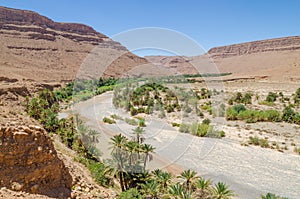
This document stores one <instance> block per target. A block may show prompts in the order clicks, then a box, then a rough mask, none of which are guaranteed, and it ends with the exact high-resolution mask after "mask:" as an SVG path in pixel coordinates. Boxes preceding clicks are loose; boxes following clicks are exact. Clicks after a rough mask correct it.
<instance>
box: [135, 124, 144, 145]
mask: <svg viewBox="0 0 300 199" xmlns="http://www.w3.org/2000/svg"><path fill="white" fill-rule="evenodd" d="M143 133H144V129H143V128H142V127H140V126H138V127H136V128H135V129H133V134H134V135H135V141H136V142H137V143H138V144H141V143H142V142H143V139H142V136H141V135H142V134H143Z"/></svg>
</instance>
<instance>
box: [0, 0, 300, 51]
mask: <svg viewBox="0 0 300 199" xmlns="http://www.w3.org/2000/svg"><path fill="white" fill-rule="evenodd" d="M0 2H1V4H0V5H2V6H6V7H12V8H19V9H27V10H33V11H36V12H38V13H40V14H42V15H45V16H47V17H49V18H51V19H53V20H54V21H60V22H79V23H84V24H87V25H90V26H92V27H93V28H94V29H96V30H97V31H99V32H101V33H104V34H106V35H108V36H112V35H115V34H118V33H120V32H122V31H126V30H129V29H133V28H141V27H161V28H168V29H173V30H176V31H179V32H182V33H184V34H186V35H188V36H189V37H191V38H193V39H194V40H196V41H197V42H198V43H199V44H200V45H201V46H203V48H204V49H205V50H209V48H211V47H215V46H222V45H228V44H234V43H241V42H247V41H253V40H261V39H268V38H276V37H284V36H295V35H299V33H300V11H299V10H300V1H299V0H186V1H183V0H182V1H179V0H160V1H158V0H151V1H146V0H127V1H124V0H118V1H117V0H106V1H102V0H86V1H83V0H81V1H79V0H78V1H77V0H48V1H41V0H26V1H21V0H1V1H0Z"/></svg>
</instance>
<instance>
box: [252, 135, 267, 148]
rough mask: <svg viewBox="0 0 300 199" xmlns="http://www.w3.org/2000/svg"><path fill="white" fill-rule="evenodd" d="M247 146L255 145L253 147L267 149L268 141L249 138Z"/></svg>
mask: <svg viewBox="0 0 300 199" xmlns="http://www.w3.org/2000/svg"><path fill="white" fill-rule="evenodd" d="M248 143H249V144H252V145H255V146H261V147H262V148H269V146H270V145H269V141H268V140H267V139H264V138H263V139H262V138H258V137H257V136H255V137H251V136H250V137H249V141H248Z"/></svg>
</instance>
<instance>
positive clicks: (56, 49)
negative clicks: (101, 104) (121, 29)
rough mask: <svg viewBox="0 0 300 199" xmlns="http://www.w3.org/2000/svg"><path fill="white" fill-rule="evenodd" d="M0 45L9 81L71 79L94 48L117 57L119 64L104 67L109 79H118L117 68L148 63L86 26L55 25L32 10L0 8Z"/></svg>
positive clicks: (2, 70)
mask: <svg viewBox="0 0 300 199" xmlns="http://www.w3.org/2000/svg"><path fill="white" fill-rule="evenodd" d="M0 42H1V46H0V51H1V53H0V65H1V68H0V74H1V75H0V76H3V77H9V78H17V79H31V80H34V81H43V82H55V81H65V80H71V79H74V78H75V76H76V74H77V71H78V69H79V67H80V66H81V64H82V63H83V62H84V60H85V58H86V57H87V56H88V55H89V54H90V52H91V51H92V50H93V49H95V48H101V49H103V50H102V51H101V52H102V53H104V55H105V56H107V57H108V56H110V55H111V53H112V55H115V54H117V55H118V56H117V57H116V59H117V60H118V61H116V62H114V64H113V66H112V67H111V68H110V67H109V66H107V67H106V70H105V74H107V75H110V76H118V75H119V76H120V74H119V73H120V71H119V68H125V69H130V68H132V67H134V66H137V65H140V64H145V63H147V61H146V60H145V59H143V58H140V57H138V56H136V55H134V54H132V53H130V52H129V51H127V49H126V48H125V47H123V46H122V45H120V44H119V43H117V42H115V41H113V40H111V39H110V38H108V37H107V36H105V35H103V34H101V33H98V32H96V31H95V30H94V29H93V28H91V27H89V26H86V25H83V24H75V23H58V22H54V21H52V20H51V19H49V18H47V17H44V16H41V15H39V14H38V13H35V12H32V11H24V10H17V9H10V8H5V7H0ZM105 53H106V54H105ZM91 64H93V63H91ZM108 65H110V63H108ZM93 67H97V66H96V65H93Z"/></svg>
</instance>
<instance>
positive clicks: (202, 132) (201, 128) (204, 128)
mask: <svg viewBox="0 0 300 199" xmlns="http://www.w3.org/2000/svg"><path fill="white" fill-rule="evenodd" d="M209 129H210V125H208V124H199V125H198V130H197V136H199V137H204V136H206V134H207V133H208V130H209Z"/></svg>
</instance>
